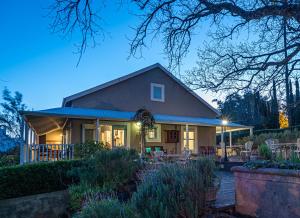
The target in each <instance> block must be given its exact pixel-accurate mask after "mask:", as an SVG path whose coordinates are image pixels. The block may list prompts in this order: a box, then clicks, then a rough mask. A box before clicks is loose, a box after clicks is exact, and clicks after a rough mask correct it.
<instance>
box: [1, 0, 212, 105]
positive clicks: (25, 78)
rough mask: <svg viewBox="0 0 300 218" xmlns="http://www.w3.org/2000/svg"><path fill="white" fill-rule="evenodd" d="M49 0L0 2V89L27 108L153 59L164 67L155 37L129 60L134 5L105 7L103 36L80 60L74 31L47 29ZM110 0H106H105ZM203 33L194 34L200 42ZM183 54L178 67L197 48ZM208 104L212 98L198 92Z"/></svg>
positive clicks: (192, 59) (186, 63)
mask: <svg viewBox="0 0 300 218" xmlns="http://www.w3.org/2000/svg"><path fill="white" fill-rule="evenodd" d="M52 1H53V0H26V1H21V0H9V1H3V2H2V4H1V7H0V29H1V34H0V90H1V91H2V90H3V88H4V87H8V88H9V89H10V90H11V91H20V92H21V93H22V94H23V96H24V102H25V103H26V105H27V106H28V107H29V109H46V108H51V107H58V106H61V102H62V99H63V97H66V96H68V95H71V94H75V93H76V92H79V91H82V90H85V89H87V88H90V87H93V86H96V85H99V84H101V83H104V82H107V81H109V80H112V79H115V78H117V77H120V76H123V75H126V74H128V73H131V72H133V71H135V70H138V69H140V68H143V67H146V66H148V65H151V64H154V63H156V62H159V63H161V64H162V65H164V66H167V60H166V58H165V56H164V55H163V54H162V46H161V44H160V43H159V42H157V40H156V41H155V42H154V43H152V46H151V47H150V46H149V48H148V49H145V50H144V51H143V58H141V59H136V58H130V59H128V54H129V40H128V38H130V37H131V36H132V34H133V33H134V32H133V30H132V29H131V28H130V27H134V26H136V24H137V23H138V19H137V17H135V16H134V15H131V13H129V11H131V12H134V8H132V6H130V8H129V6H128V5H124V6H123V7H119V8H117V7H116V6H115V4H113V3H109V5H107V6H106V7H105V8H104V9H103V10H102V15H104V16H103V17H104V21H105V23H104V26H103V27H104V29H105V31H106V32H107V34H106V38H105V39H104V41H100V45H98V46H97V47H96V48H88V49H87V51H86V53H85V54H84V56H83V58H82V60H81V62H80V64H79V66H78V67H76V63H77V58H78V56H77V55H76V54H74V52H75V51H76V49H75V47H74V43H76V42H78V40H79V38H78V36H76V34H75V35H73V36H72V38H71V37H69V38H67V39H66V38H63V37H62V36H60V35H59V34H53V33H51V31H50V29H49V24H50V23H51V19H50V18H49V17H47V16H46V15H47V13H48V10H47V7H48V6H49V5H50V4H51V2H52ZM107 2H110V1H107ZM203 40H205V36H204V34H199V35H198V36H197V37H196V40H195V41H197V43H194V44H193V48H195V47H197V46H199V45H201V42H203ZM193 48H191V50H192V52H191V53H190V54H189V55H188V57H187V58H186V59H185V61H184V64H183V66H182V67H181V70H182V71H184V70H186V69H189V68H191V67H192V66H193V65H194V63H195V60H196V59H197V56H196V50H195V49H193ZM198 93H199V94H200V96H201V97H203V98H204V99H206V100H207V101H208V102H209V103H211V100H212V99H213V98H214V97H215V96H213V95H211V94H203V93H201V92H198Z"/></svg>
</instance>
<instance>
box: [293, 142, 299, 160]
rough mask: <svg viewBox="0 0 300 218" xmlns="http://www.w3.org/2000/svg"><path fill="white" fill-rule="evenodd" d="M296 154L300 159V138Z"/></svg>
mask: <svg viewBox="0 0 300 218" xmlns="http://www.w3.org/2000/svg"><path fill="white" fill-rule="evenodd" d="M294 152H295V154H297V156H298V157H299V158H300V138H298V139H297V147H296V150H295V151H294Z"/></svg>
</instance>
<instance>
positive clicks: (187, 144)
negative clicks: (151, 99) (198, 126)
mask: <svg viewBox="0 0 300 218" xmlns="http://www.w3.org/2000/svg"><path fill="white" fill-rule="evenodd" d="M185 134H186V135H185V140H186V141H185V147H186V148H189V125H188V124H186V125H185Z"/></svg>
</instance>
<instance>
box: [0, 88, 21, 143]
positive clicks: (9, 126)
mask: <svg viewBox="0 0 300 218" xmlns="http://www.w3.org/2000/svg"><path fill="white" fill-rule="evenodd" d="M2 98H3V100H4V102H2V103H1V108H2V113H1V115H0V126H1V127H4V128H5V129H6V130H7V131H8V133H9V135H10V136H11V137H13V138H17V139H19V138H21V125H22V120H23V119H22V116H21V115H20V114H19V112H20V111H23V110H25V109H26V106H25V104H23V102H22V101H23V96H22V94H21V93H20V92H15V93H14V96H13V95H12V94H11V92H10V91H9V90H8V89H7V88H5V89H4V90H3V93H2Z"/></svg>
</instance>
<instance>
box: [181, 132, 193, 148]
mask: <svg viewBox="0 0 300 218" xmlns="http://www.w3.org/2000/svg"><path fill="white" fill-rule="evenodd" d="M183 144H184V147H188V148H189V150H191V151H194V149H195V131H194V130H189V131H188V135H187V132H186V131H183Z"/></svg>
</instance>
